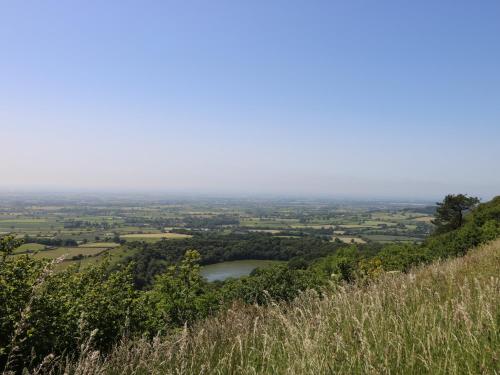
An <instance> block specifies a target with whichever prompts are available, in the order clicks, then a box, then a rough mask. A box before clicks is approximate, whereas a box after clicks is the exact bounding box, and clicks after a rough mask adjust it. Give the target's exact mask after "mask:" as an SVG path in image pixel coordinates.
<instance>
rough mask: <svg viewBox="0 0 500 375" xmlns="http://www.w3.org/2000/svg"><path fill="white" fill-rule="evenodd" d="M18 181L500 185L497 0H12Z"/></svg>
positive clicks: (236, 186)
mask: <svg viewBox="0 0 500 375" xmlns="http://www.w3.org/2000/svg"><path fill="white" fill-rule="evenodd" d="M18 188H22V189H25V190H26V189H28V190H29V189H56V190H64V189H90V190H121V191H123V190H136V191H137V190H144V191H165V192H189V193H192V192H202V193H208V194H210V193H217V194H262V193H270V194H287V195H290V194H299V195H330V196H353V197H358V196H360V197H361V196H362V197H390V196H398V197H420V198H426V197H432V198H434V197H440V196H442V195H443V194H445V193H448V192H464V193H469V194H475V195H480V196H483V197H490V196H492V195H496V194H500V2H499V1H498V0H493V1H459V0H453V1H445V0H440V1H435V0H430V1H425V0H422V1H414V0H411V1H404V0H398V1H383V0H379V1H355V0H348V1H347V0H345V1H334V0H328V1H307V0H304V1H293V0H284V1H272V0H266V1H264V0H263V1H260V0H249V1H238V0H236V1H235V0H232V1H217V0H211V1H206V0H203V1H189V0H182V1H175V2H174V1H166V0H165V1H147V0H146V1H123V0H120V1H89V0H86V1H15V0H12V1H1V2H0V189H18Z"/></svg>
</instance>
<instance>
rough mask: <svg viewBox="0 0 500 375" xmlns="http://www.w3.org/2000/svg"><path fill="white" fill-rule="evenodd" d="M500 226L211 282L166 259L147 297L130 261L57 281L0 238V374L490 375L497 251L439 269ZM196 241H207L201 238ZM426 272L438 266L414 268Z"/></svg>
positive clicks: (469, 219) (491, 218)
mask: <svg viewBox="0 0 500 375" xmlns="http://www.w3.org/2000/svg"><path fill="white" fill-rule="evenodd" d="M443 204H446V202H443ZM439 219H440V213H439V212H437V214H436V220H439ZM499 223H500V197H497V198H495V199H493V200H492V201H491V202H488V203H484V204H480V205H478V206H477V207H473V206H471V207H470V211H469V212H467V213H466V214H465V216H464V217H463V220H462V223H461V226H459V227H456V228H453V229H452V228H448V231H444V230H440V231H439V233H436V234H435V235H432V236H430V237H429V238H427V239H426V240H425V241H424V242H423V243H421V244H388V245H380V244H379V245H368V246H367V245H356V244H342V243H340V242H328V241H326V242H325V241H323V240H321V239H311V240H310V241H312V242H308V241H309V240H307V241H305V242H303V243H302V245H303V250H304V251H306V250H309V252H312V253H314V251H315V250H314V248H313V249H309V246H318V249H320V250H318V252H317V253H315V254H316V255H315V256H314V257H313V258H307V257H301V256H296V255H297V254H296V253H292V256H289V257H288V259H290V261H289V262H288V264H283V265H277V266H275V267H272V268H267V269H264V270H257V271H255V272H253V273H252V275H250V276H248V277H244V278H240V279H237V280H228V281H226V282H218V283H208V282H207V281H206V280H204V279H203V278H202V277H201V274H200V262H201V261H202V259H203V256H202V255H201V254H200V252H198V251H196V250H192V249H186V251H185V252H184V256H183V257H182V260H181V261H179V262H177V261H176V259H175V257H174V258H164V259H163V260H164V263H165V267H163V269H162V271H161V272H158V273H155V272H150V274H152V275H153V274H156V276H154V277H153V278H152V281H151V284H150V285H149V284H148V285H147V287H146V288H143V289H142V290H141V289H137V288H136V285H134V279H137V277H136V272H137V270H136V267H137V264H138V263H134V261H131V262H126V263H125V264H123V265H122V266H118V265H117V264H114V266H113V265H112V264H111V263H110V262H111V260H110V259H109V260H108V261H102V262H100V263H97V264H95V265H89V266H87V267H78V265H77V264H75V265H73V266H70V267H67V268H65V269H57V267H56V266H57V263H58V262H59V261H60V260H50V259H44V258H41V259H40V258H36V257H34V256H32V255H30V254H19V255H16V256H13V255H12V254H13V253H14V252H15V251H16V249H17V248H18V247H19V246H20V245H21V242H22V240H20V239H16V237H15V236H4V237H3V238H2V239H1V241H0V252H1V254H2V255H1V258H0V366H1V368H3V370H4V372H10V371H21V370H22V369H23V368H25V369H28V371H34V372H35V371H39V372H54V373H59V372H67V373H99V372H101V373H169V372H171V373H199V372H206V373H211V372H220V373H286V372H292V373H294V372H295V373H330V372H340V373H379V372H385V373H393V372H397V370H398V369H401V368H405V369H408V371H407V372H408V373H422V372H427V373H461V372H466V373H477V372H484V373H495V371H497V369H498V347H499V336H498V324H499V321H500V312H499V310H498V306H499V305H500V304H499V300H498V296H499V293H498V292H499V280H498V269H499V266H500V264H499V256H498V250H499V246H500V244H499V243H498V241H497V242H494V243H492V244H490V245H485V246H483V247H481V248H480V249H478V250H475V251H474V252H472V254H469V255H467V257H466V258H457V259H455V260H452V261H448V262H446V263H443V262H442V261H439V260H440V259H445V258H449V257H462V256H464V255H466V254H467V253H468V250H469V249H472V248H474V247H477V246H479V245H480V244H483V243H488V242H490V241H494V240H495V239H496V238H497V237H498V235H499V234H500V226H499ZM250 236H251V235H250ZM266 236H267V237H265V238H266V241H268V240H269V239H272V241H275V240H274V239H273V238H274V237H273V236H269V235H266ZM202 237H203V236H202ZM202 237H200V238H202ZM196 238H198V237H197V236H194V237H193V238H190V239H184V240H175V241H192V240H194V239H196ZM203 238H204V237H203ZM228 238H231V237H228ZM235 238H237V236H236V237H235ZM250 238H252V237H250ZM285 239H286V237H285V238H284V240H285ZM204 240H207V241H213V239H212V238H211V237H210V235H208V234H207V237H206V238H204ZM296 240H297V239H296ZM299 240H300V239H299ZM302 240H305V239H302ZM216 241H220V239H216ZM238 241H239V240H236V239H235V240H234V241H228V242H229V243H231V245H230V246H229V247H227V248H225V247H224V249H238V251H244V253H245V251H246V250H245V246H250V245H248V244H245V243H244V244H241V243H239V242H238ZM269 241H271V240H269ZM314 241H316V242H314ZM251 242H252V241H250V242H249V243H250V244H251ZM166 243H176V244H180V243H182V242H168V241H167V240H164V241H163V242H159V243H155V244H147V243H142V244H141V245H140V246H142V247H143V252H144V253H147V252H149V251H150V250H151V249H153V250H154V249H157V250H158V253H161V251H160V250H162V249H163V246H165V244H166ZM280 243H281V242H280ZM284 243H287V242H286V241H284ZM293 243H294V244H295V242H293ZM235 244H236V245H235ZM269 244H271V245H272V249H274V250H273V251H276V249H281V247H280V246H281V245H279V246H278V247H276V245H275V243H274V242H264V243H263V244H262V247H263V248H267V246H269ZM334 245H335V246H334ZM322 246H326V247H327V248H328V251H327V252H325V253H322V251H321V248H322ZM330 246H334V247H330ZM175 248H176V249H177V247H175ZM179 248H180V247H179ZM242 249H243V250H242ZM249 249H250V250H251V248H249ZM258 249H259V247H257V248H256V250H258ZM292 249H294V251H297V249H300V247H297V248H295V247H292ZM182 250H184V249H182ZM232 251H233V250H231V251H229V253H230V254H231V252H232ZM278 251H281V250H278ZM164 252H170V251H164ZM205 253H206V254H209V252H208V251H205ZM278 253H279V252H278ZM306 253H307V251H306ZM134 254H137V253H134ZM174 255H175V256H177V255H176V254H174ZM130 259H133V257H132V258H130ZM431 262H438V263H436V264H433V265H431V266H428V267H427V268H417V269H415V267H422V266H421V265H422V264H426V263H427V264H430V263H431ZM144 264H146V263H144ZM155 264H156V265H158V264H159V263H158V262H154V263H150V265H155ZM56 270H57V272H56ZM148 272H149V271H148ZM395 272H396V273H395ZM207 319H208V320H207Z"/></svg>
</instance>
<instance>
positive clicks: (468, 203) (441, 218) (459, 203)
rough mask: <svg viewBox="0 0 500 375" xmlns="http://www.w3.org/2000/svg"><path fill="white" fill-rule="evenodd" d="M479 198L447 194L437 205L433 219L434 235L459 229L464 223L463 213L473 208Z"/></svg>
mask: <svg viewBox="0 0 500 375" xmlns="http://www.w3.org/2000/svg"><path fill="white" fill-rule="evenodd" d="M478 203H479V198H477V197H468V196H467V195H464V194H456V195H455V194H448V195H447V196H446V197H445V198H444V200H443V201H442V202H438V203H437V206H438V207H437V209H436V213H435V215H434V216H435V219H434V220H433V221H432V223H433V224H434V225H435V226H436V233H445V232H449V231H450V230H453V229H457V228H460V227H461V226H462V225H463V223H464V213H465V212H466V211H468V210H470V209H472V208H474V207H475V206H476V205H477V204H478Z"/></svg>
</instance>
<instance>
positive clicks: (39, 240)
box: [24, 236, 78, 246]
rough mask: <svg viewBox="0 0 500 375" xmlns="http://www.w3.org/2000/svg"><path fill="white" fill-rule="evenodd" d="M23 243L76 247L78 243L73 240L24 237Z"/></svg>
mask: <svg viewBox="0 0 500 375" xmlns="http://www.w3.org/2000/svg"><path fill="white" fill-rule="evenodd" d="M24 243H38V244H40V245H45V246H78V242H76V241H75V240H73V239H65V240H63V239H60V238H42V237H30V236H25V237H24Z"/></svg>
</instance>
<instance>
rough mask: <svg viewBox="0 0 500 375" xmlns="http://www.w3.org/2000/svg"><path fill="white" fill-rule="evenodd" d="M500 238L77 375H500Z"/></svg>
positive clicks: (227, 317)
mask: <svg viewBox="0 0 500 375" xmlns="http://www.w3.org/2000/svg"><path fill="white" fill-rule="evenodd" d="M499 270H500V240H497V241H495V242H493V243H491V244H488V245H484V246H482V247H480V248H478V249H474V250H472V251H470V252H469V254H468V255H466V256H465V257H462V258H456V259H453V260H447V261H443V262H436V263H434V264H432V265H430V266H426V267H422V268H418V269H416V270H414V271H413V272H411V273H409V274H386V275H384V276H383V277H381V278H380V279H379V280H378V281H376V282H373V283H371V284H368V285H344V286H340V287H336V288H332V289H331V290H328V291H327V292H326V294H325V296H324V298H320V297H319V296H318V295H317V294H316V293H314V292H306V293H304V294H302V295H301V296H300V297H299V298H297V299H296V300H295V301H294V302H293V303H292V304H288V305H286V304H275V305H271V306H268V307H258V306H243V305H234V306H233V308H232V309H230V310H228V311H226V312H225V313H223V314H219V315H218V316H216V317H214V318H211V319H208V320H205V321H203V322H200V323H199V324H198V325H197V326H195V327H193V328H192V329H187V328H186V329H184V330H183V331H182V332H180V333H177V334H175V335H171V336H170V337H167V338H161V339H160V338H158V339H156V340H153V341H148V340H129V341H123V342H122V343H120V344H119V345H117V347H116V348H115V349H114V350H113V351H112V353H111V354H110V355H108V356H107V357H106V358H103V357H101V356H100V355H99V353H98V352H93V351H91V350H88V351H86V352H85V353H84V355H82V356H81V357H80V359H79V360H78V361H75V362H70V361H69V362H67V363H61V362H60V363H59V364H58V367H56V368H55V369H56V370H57V369H64V370H65V371H66V372H67V373H74V374H169V373H172V374H330V373H340V374H499V373H500V332H499V328H500V327H499V325H500V279H499Z"/></svg>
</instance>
